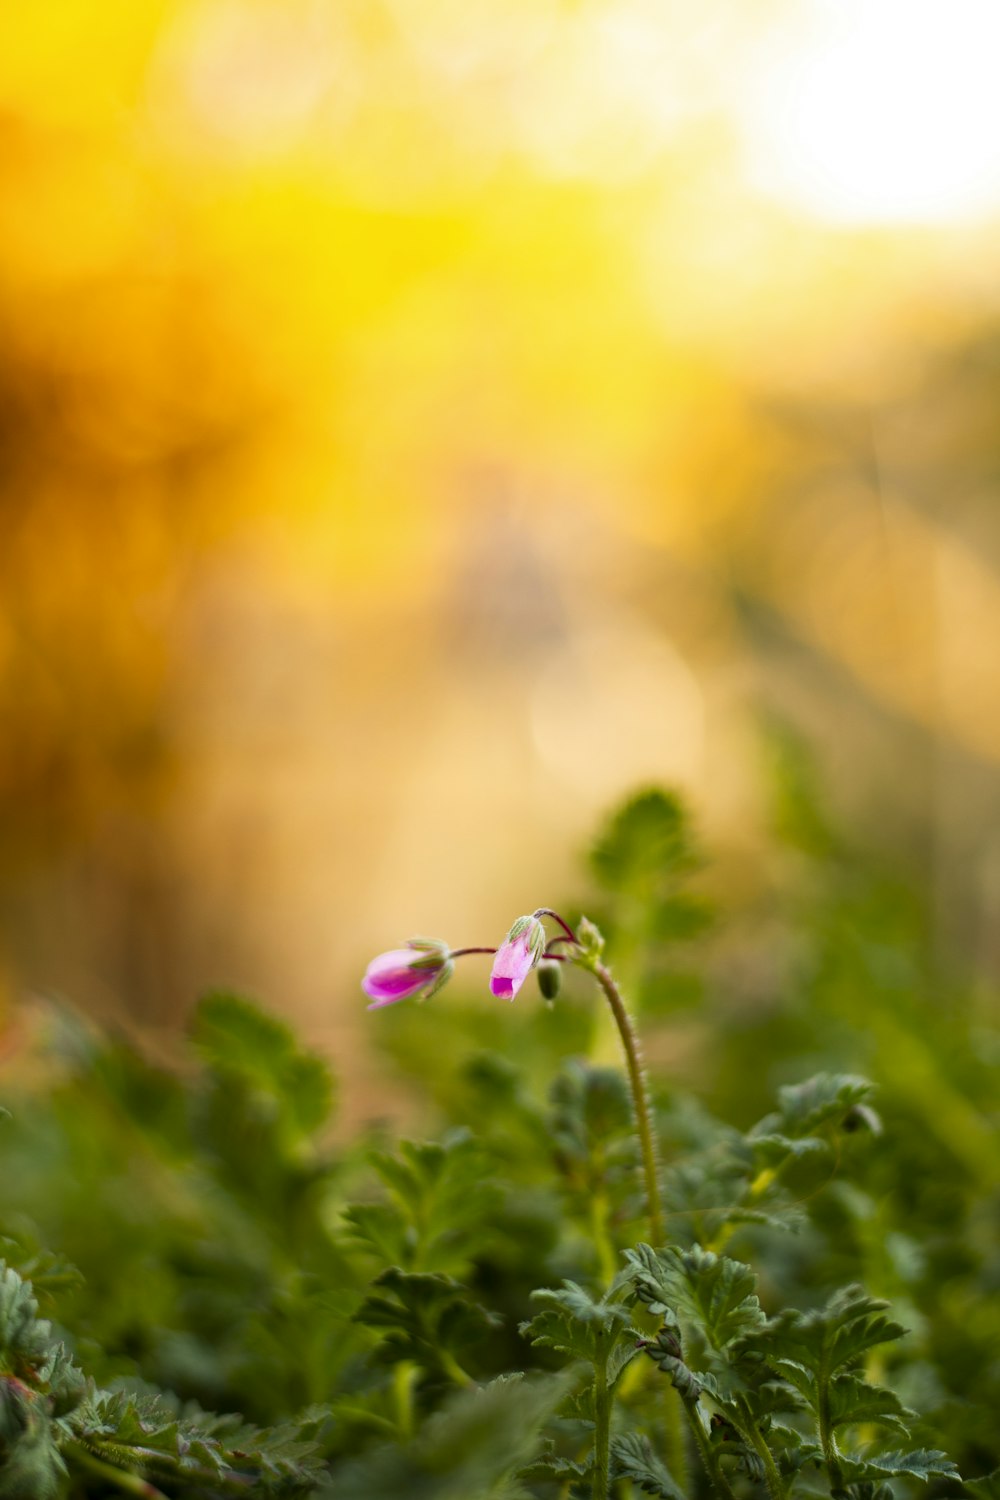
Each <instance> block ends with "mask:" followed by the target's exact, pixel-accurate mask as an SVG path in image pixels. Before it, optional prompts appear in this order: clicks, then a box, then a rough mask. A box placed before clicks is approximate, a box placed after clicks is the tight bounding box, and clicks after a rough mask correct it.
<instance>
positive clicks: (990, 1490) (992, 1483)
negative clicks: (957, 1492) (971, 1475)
mask: <svg viewBox="0 0 1000 1500" xmlns="http://www.w3.org/2000/svg"><path fill="white" fill-rule="evenodd" d="M962 1488H963V1489H966V1490H968V1491H969V1493H970V1494H971V1495H973V1496H974V1497H975V1500H1000V1469H994V1470H993V1472H992V1473H991V1474H983V1475H982V1476H981V1477H980V1478H979V1479H963V1480H962Z"/></svg>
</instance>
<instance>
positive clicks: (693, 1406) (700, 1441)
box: [681, 1396, 736, 1500]
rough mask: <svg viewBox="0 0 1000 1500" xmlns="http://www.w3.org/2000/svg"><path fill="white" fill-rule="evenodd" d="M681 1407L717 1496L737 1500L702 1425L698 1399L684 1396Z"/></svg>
mask: <svg viewBox="0 0 1000 1500" xmlns="http://www.w3.org/2000/svg"><path fill="white" fill-rule="evenodd" d="M681 1405H682V1406H683V1407H684V1414H685V1416H686V1417H687V1419H688V1425H689V1427H690V1428H691V1431H692V1433H693V1434H694V1440H695V1443H696V1444H697V1446H698V1452H699V1453H700V1454H701V1461H702V1463H703V1464H704V1465H705V1473H706V1474H707V1475H708V1478H709V1482H710V1484H711V1485H712V1488H713V1489H714V1490H715V1492H716V1494H717V1495H719V1496H721V1500H736V1496H735V1494H734V1493H733V1487H732V1485H731V1484H730V1483H729V1480H728V1479H727V1478H726V1476H725V1474H724V1473H723V1472H722V1464H721V1462H720V1460H719V1455H718V1453H716V1451H715V1449H714V1448H713V1447H712V1444H711V1443H710V1442H709V1438H708V1433H707V1432H706V1431H705V1428H704V1426H703V1424H702V1420H701V1413H700V1412H699V1410H698V1400H697V1397H694V1398H690V1399H689V1398H686V1397H683V1396H682V1397H681Z"/></svg>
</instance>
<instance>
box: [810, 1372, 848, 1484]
mask: <svg viewBox="0 0 1000 1500" xmlns="http://www.w3.org/2000/svg"><path fill="white" fill-rule="evenodd" d="M816 1388H817V1394H818V1396H819V1402H818V1405H817V1416H818V1418H819V1440H820V1444H821V1446H822V1449H823V1462H824V1463H825V1464H826V1469H827V1473H828V1474H829V1476H830V1484H831V1486H832V1488H833V1489H835V1490H836V1489H842V1488H843V1484H844V1471H843V1469H842V1468H841V1465H840V1454H839V1453H838V1452H837V1444H836V1441H835V1439H834V1436H833V1427H832V1425H831V1422H830V1372H829V1370H828V1369H827V1360H826V1357H825V1356H824V1358H823V1360H822V1362H821V1364H820V1367H819V1372H818V1375H817V1379H816Z"/></svg>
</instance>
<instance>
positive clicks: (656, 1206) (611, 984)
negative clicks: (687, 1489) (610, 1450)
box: [578, 958, 687, 1486]
mask: <svg viewBox="0 0 1000 1500" xmlns="http://www.w3.org/2000/svg"><path fill="white" fill-rule="evenodd" d="M578 962H582V966H583V967H584V968H587V969H589V970H590V972H591V973H592V974H593V976H594V978H595V979H596V980H597V982H598V984H599V985H600V986H601V989H602V990H603V991H604V994H605V997H606V999H607V1001H608V1004H609V1005H610V1006H611V1013H612V1015H613V1016H614V1018H615V1025H616V1026H617V1028H618V1036H619V1038H620V1039H621V1044H622V1051H623V1052H624V1054H625V1066H626V1069H627V1071H628V1081H629V1088H630V1091H631V1094H632V1114H633V1116H634V1119H635V1128H636V1134H637V1135H638V1137H639V1149H640V1152H641V1154H642V1172H643V1179H644V1182H645V1188H646V1213H647V1215H648V1217H649V1233H650V1239H651V1242H652V1244H653V1245H654V1246H656V1245H662V1244H663V1241H664V1232H663V1215H662V1212H661V1209H660V1184H659V1177H658V1172H657V1156H656V1142H655V1138H654V1135H653V1111H652V1107H651V1105H650V1101H649V1090H648V1088H647V1087H646V1075H645V1073H644V1071H643V1066H642V1051H641V1049H640V1046H639V1035H638V1032H637V1031H636V1029H635V1025H634V1023H633V1021H632V1017H631V1016H630V1015H629V1013H628V1009H627V1007H626V1005H625V1001H624V999H623V998H622V993H621V991H620V990H619V988H618V986H617V984H616V983H615V981H614V978H613V977H612V974H611V971H610V969H608V968H607V966H606V965H605V964H602V963H601V962H600V961H599V960H598V959H596V958H591V959H583V960H582V961H580V960H578ZM677 1403H678V1397H677V1393H676V1392H675V1391H674V1390H673V1388H672V1387H668V1389H667V1390H666V1391H665V1392H664V1412H663V1416H664V1428H665V1432H664V1437H665V1441H666V1455H667V1462H668V1463H669V1465H670V1468H671V1470H672V1471H673V1475H674V1478H675V1479H676V1480H677V1482H678V1483H679V1484H680V1485H682V1486H683V1485H684V1483H685V1482H686V1478H687V1455H686V1454H685V1452H684V1430H683V1428H682V1426H681V1420H680V1411H679V1410H678V1404H677Z"/></svg>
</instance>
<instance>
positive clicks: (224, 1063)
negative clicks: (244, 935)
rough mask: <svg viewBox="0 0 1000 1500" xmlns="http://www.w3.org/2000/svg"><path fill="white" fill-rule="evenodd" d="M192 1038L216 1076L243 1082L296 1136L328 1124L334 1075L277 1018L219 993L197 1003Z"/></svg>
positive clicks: (229, 995)
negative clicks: (265, 1099) (268, 1104)
mask: <svg viewBox="0 0 1000 1500" xmlns="http://www.w3.org/2000/svg"><path fill="white" fill-rule="evenodd" d="M192 1034H193V1037H194V1042H195V1045H196V1047H197V1049H198V1051H199V1052H200V1053H201V1055H202V1057H203V1058H204V1059H205V1061H206V1062H207V1063H209V1065H210V1066H211V1067H212V1069H213V1070H214V1071H215V1072H216V1073H218V1074H219V1075H223V1076H226V1075H228V1076H229V1077H235V1078H239V1079H240V1080H241V1081H242V1082H243V1084H244V1085H245V1086H246V1087H247V1088H248V1089H252V1090H254V1091H256V1092H257V1093H258V1094H259V1095H260V1096H262V1097H265V1098H267V1099H269V1100H270V1101H272V1103H273V1105H274V1107H275V1108H277V1109H279V1110H280V1111H281V1114H282V1117H283V1119H284V1120H285V1121H286V1122H287V1125H288V1127H289V1129H290V1130H292V1131H294V1132H295V1134H296V1135H298V1136H309V1135H312V1134H313V1133H314V1132H315V1131H317V1130H318V1129H319V1128H320V1127H321V1126H322V1125H323V1124H324V1123H325V1121H326V1119H327V1117H328V1115H329V1113H330V1109H331V1103H332V1097H333V1082H332V1078H331V1075H330V1070H329V1068H328V1067H327V1066H326V1064H325V1062H324V1061H323V1060H322V1058H320V1057H319V1056H318V1055H317V1054H315V1053H310V1052H306V1051H303V1050H302V1049H301V1048H300V1046H299V1043H298V1040H297V1038H296V1036H295V1033H294V1032H293V1031H292V1030H291V1028H290V1027H288V1026H286V1025H285V1024H284V1022H282V1021H279V1020H278V1019H277V1017H275V1016H272V1015H269V1014H268V1013H267V1012H265V1011H263V1010H261V1009H260V1007H259V1006H257V1005H255V1004H253V1002H252V1001H250V1000H247V999H245V998H244V997H243V996H241V995H235V994H232V993H230V992H229V991H224V990H216V991H212V992H210V993H209V994H207V995H205V996H203V997H202V999H201V1000H200V1001H199V1004H198V1008H197V1010H196V1012H195V1016H194V1021H193V1028H192Z"/></svg>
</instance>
